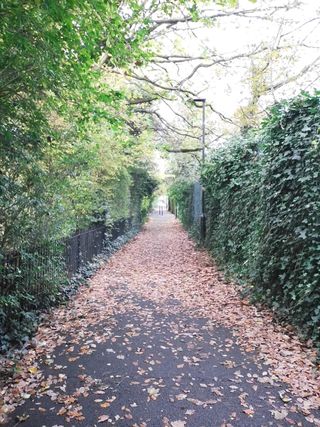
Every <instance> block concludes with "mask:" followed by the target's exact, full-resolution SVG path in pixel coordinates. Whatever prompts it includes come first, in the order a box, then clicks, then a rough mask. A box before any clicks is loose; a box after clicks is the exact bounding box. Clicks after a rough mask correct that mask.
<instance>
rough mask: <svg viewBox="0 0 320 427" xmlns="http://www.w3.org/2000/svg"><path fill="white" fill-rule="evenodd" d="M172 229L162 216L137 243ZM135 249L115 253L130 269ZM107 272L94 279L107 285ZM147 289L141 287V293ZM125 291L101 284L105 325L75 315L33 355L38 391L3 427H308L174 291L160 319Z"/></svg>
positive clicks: (252, 363)
mask: <svg viewBox="0 0 320 427" xmlns="http://www.w3.org/2000/svg"><path fill="white" fill-rule="evenodd" d="M172 221H173V218H172V217H171V216H169V214H166V215H164V217H162V216H157V215H154V217H153V219H152V221H151V225H148V227H149V228H147V230H146V231H145V233H149V232H152V228H153V227H156V229H157V231H156V235H157V236H159V239H158V241H157V242H156V244H157V245H159V244H160V245H161V244H162V243H161V233H162V231H161V230H162V229H163V227H167V226H168V223H171V222H172ZM159 242H160V243H159ZM163 244H164V245H165V242H163ZM136 249H137V248H135V246H134V244H133V245H132V246H131V248H130V247H129V249H127V250H126V251H125V252H124V253H125V254H126V256H128V250H129V251H130V250H132V251H133V253H132V256H134V257H136V262H137V265H136V268H137V269H139V268H141V264H140V263H141V259H140V258H139V254H137V253H136ZM124 253H121V251H120V253H119V254H116V255H114V256H115V257H118V258H119V257H120V260H119V259H118V262H121V257H122V256H124V255H123V254H124ZM151 255H152V254H150V256H151ZM164 255H165V253H164V254H163V256H164ZM160 256H161V255H160ZM154 259H155V262H156V258H154ZM133 265H134V264H133ZM108 268H109V267H108V265H107V266H106V267H105V269H104V273H103V274H104V276H103V277H108ZM110 268H112V265H111V267H110ZM131 268H133V267H132V265H131ZM181 269H182V270H183V265H182V266H181ZM146 274H147V272H145V273H144V280H146V277H145V275H146ZM163 274H164V277H161V270H159V277H160V279H161V280H166V277H165V273H163ZM98 275H99V273H98ZM99 280H101V279H99ZM154 286H156V284H155V283H154V282H150V289H152V288H153V287H154ZM175 286H177V285H175ZM108 289H109V290H108ZM133 289H134V287H132V286H129V285H128V278H126V277H125V276H123V275H122V276H121V277H118V280H117V281H116V282H115V283H112V284H109V283H108V284H107V285H106V293H105V294H104V295H107V297H106V296H104V298H105V300H104V301H103V300H99V301H98V302H99V304H100V306H101V305H102V307H103V306H104V305H106V307H107V306H108V304H109V301H107V299H108V292H110V295H112V298H113V299H112V306H113V312H112V314H110V310H109V309H108V311H107V312H108V315H106V316H105V317H104V316H103V315H102V316H99V320H98V321H96V322H94V323H92V322H89V321H88V323H86V319H85V318H84V319H83V316H86V314H85V313H84V314H81V315H79V317H81V318H82V320H81V321H82V323H81V324H82V325H83V326H81V325H80V326H79V323H77V324H75V325H74V327H72V328H71V329H67V331H66V333H65V335H64V337H63V339H62V340H61V343H60V345H57V346H56V347H55V348H54V350H53V351H52V352H49V353H48V354H46V353H43V352H42V353H41V356H39V358H38V360H37V372H41V377H38V378H39V384H38V385H37V387H36V389H35V391H34V393H31V396H26V398H25V399H23V400H22V404H21V405H20V406H18V407H17V409H16V410H15V411H14V412H13V413H12V414H11V415H10V419H9V421H8V422H7V424H5V425H7V426H8V427H13V426H16V425H22V426H24V427H57V426H59V427H61V426H87V427H93V426H109V425H114V426H119V427H122V426H123V427H125V426H130V427H170V426H171V427H189V426H190V427H215V426H217V427H236V426H242V427H250V426H261V427H263V426H292V425H294V426H309V425H310V426H311V425H313V424H312V423H309V422H308V421H307V419H306V417H305V416H304V414H302V413H301V412H299V411H292V410H289V407H290V408H291V409H292V407H294V404H295V399H296V397H295V396H293V395H292V394H290V391H289V390H288V387H287V385H284V384H283V383H281V382H275V381H270V380H269V379H270V375H269V372H268V367H267V366H265V365H263V363H261V362H257V358H256V357H255V354H254V352H245V351H244V350H243V349H241V348H240V346H239V345H238V344H237V341H236V339H235V338H234V336H233V334H232V330H230V329H228V328H226V327H223V326H221V325H217V324H216V323H215V322H213V321H212V319H210V318H209V317H208V318H206V317H204V316H201V317H199V316H197V315H192V314H190V312H188V311H187V310H185V309H184V308H183V307H182V306H181V302H180V301H179V299H177V298H176V297H175V292H174V291H173V292H172V294H171V295H170V297H169V298H165V300H164V301H163V304H165V305H166V309H165V310H163V309H162V307H161V302H155V301H153V300H151V299H148V298H147V297H146V296H145V295H144V296H143V295H141V294H139V292H134V290H133ZM93 292H94V291H93ZM117 307H122V309H121V310H119V311H118V310H117ZM102 311H103V310H102ZM81 328H83V331H82V330H81ZM84 331H85V332H84ZM60 334H61V332H60Z"/></svg>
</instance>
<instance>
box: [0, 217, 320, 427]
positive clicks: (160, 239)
mask: <svg viewBox="0 0 320 427" xmlns="http://www.w3.org/2000/svg"><path fill="white" fill-rule="evenodd" d="M137 298H141V299H143V300H147V301H152V302H153V303H154V304H155V309H156V310H157V311H159V312H162V313H163V314H166V315H170V314H176V313H177V312H184V313H189V315H190V316H193V317H194V318H203V319H206V322H207V323H206V328H207V329H208V330H211V331H212V333H214V331H215V328H216V327H217V326H219V325H221V326H223V327H227V328H230V329H231V330H232V333H233V335H234V339H230V338H227V339H226V340H225V342H224V344H223V345H221V349H220V350H219V351H221V352H224V353H225V360H224V362H223V365H224V367H225V368H226V369H229V370H230V371H232V372H233V371H234V370H235V376H234V378H233V379H232V381H233V385H232V384H231V385H232V388H230V390H231V391H232V392H238V388H237V387H239V386H241V382H243V381H244V378H243V377H244V376H243V375H242V373H241V370H239V366H238V364H237V361H235V360H231V359H228V357H227V356H228V352H229V351H230V349H232V347H233V346H234V345H237V344H239V345H240V346H241V348H242V349H243V350H244V351H245V352H248V353H250V354H251V353H252V352H254V353H252V355H253V356H254V357H256V359H257V360H258V361H259V360H260V361H262V362H263V363H264V364H265V365H266V366H267V371H265V372H264V373H263V374H261V376H257V374H253V375H252V376H251V374H248V375H249V376H247V377H245V380H246V381H247V382H249V383H252V387H253V390H254V391H255V392H257V391H258V390H259V386H258V385H259V384H261V386H264V385H266V384H267V385H273V384H276V383H278V382H279V381H282V382H283V383H285V384H286V385H287V387H288V389H289V390H290V391H291V392H293V393H294V394H295V396H298V399H297V402H295V404H294V405H292V402H291V398H290V396H289V395H288V393H287V392H286V391H285V390H281V391H279V393H278V397H279V398H280V399H281V400H282V402H283V404H284V405H285V406H284V407H282V408H275V409H273V410H272V416H273V417H274V419H275V420H276V421H281V420H287V422H288V423H289V424H290V421H289V420H290V418H289V417H288V414H289V413H290V411H293V412H296V411H299V412H300V413H302V414H303V415H304V416H305V417H306V419H308V422H310V423H313V424H315V425H320V422H319V420H318V418H317V417H315V416H314V415H313V414H312V411H313V410H314V409H317V408H319V405H320V381H319V378H320V376H319V370H318V369H317V366H316V365H315V363H314V360H315V350H314V349H313V348H312V347H311V346H306V345H305V344H303V343H302V342H301V341H300V340H299V339H298V337H297V336H296V335H295V334H294V332H293V331H292V329H291V328H290V327H287V328H286V327H283V326H280V325H278V324H277V323H275V322H274V321H273V316H272V313H271V311H268V310H266V309H264V310H260V309H259V310H258V308H257V307H255V306H253V305H250V304H249V302H248V301H247V300H246V299H242V298H241V297H240V294H239V292H238V289H237V287H236V286H235V285H233V284H231V283H227V282H226V281H225V279H224V277H223V275H222V274H221V272H219V271H218V270H217V268H216V267H215V265H214V263H213V261H212V259H211V258H210V257H209V255H208V254H207V253H206V252H205V251H202V250H198V249H197V248H196V246H195V244H194V243H193V242H192V241H191V240H190V239H189V238H188V236H187V234H186V232H185V231H184V230H183V229H182V228H181V226H180V224H179V223H178V222H177V221H176V220H174V219H173V218H172V217H171V216H168V217H167V219H165V222H163V221H162V222H158V221H157V220H156V219H154V218H152V219H151V220H150V221H149V223H148V224H147V226H146V227H145V229H144V230H143V231H142V232H141V233H140V234H139V235H138V237H136V238H135V239H134V240H133V241H131V242H130V243H129V244H127V245H126V246H125V247H123V248H122V249H120V251H119V252H118V253H116V254H114V255H113V256H112V257H111V259H110V260H109V261H108V262H107V263H106V265H105V266H104V267H103V268H102V269H101V270H100V271H99V272H98V273H97V274H96V276H95V277H94V278H93V279H91V280H90V286H89V287H83V288H82V289H80V291H79V293H78V295H76V296H75V297H74V298H73V299H72V300H71V301H70V302H69V303H68V305H67V306H66V307H59V308H56V309H54V310H52V312H51V313H50V314H49V315H47V316H45V317H44V321H43V323H42V324H41V325H40V327H39V329H38V332H37V334H36V335H35V337H34V338H33V340H32V341H30V343H29V344H27V345H26V346H25V347H24V349H23V351H20V352H16V353H15V354H12V355H11V357H10V358H6V357H2V358H1V360H0V369H1V370H2V371H4V370H6V369H7V370H8V369H9V370H11V371H12V372H13V376H12V377H11V379H9V380H7V381H6V382H5V383H4V384H3V387H2V389H1V390H0V421H1V420H2V421H5V420H6V419H7V416H8V415H9V414H10V413H11V412H12V411H13V410H14V409H15V408H16V406H17V405H18V404H22V403H23V402H24V401H25V400H26V399H29V398H30V397H31V398H32V397H35V396H39V395H46V396H49V398H50V399H51V400H52V401H53V402H55V401H59V393H57V391H56V388H57V387H60V388H61V389H62V391H63V390H64V388H65V387H66V386H67V384H68V377H66V376H64V374H62V373H61V372H60V371H61V370H63V369H64V368H66V367H63V366H60V365H55V362H54V359H55V352H56V349H57V348H61V347H63V346H65V353H66V354H67V355H68V362H69V363H70V364H71V363H75V362H76V363H79V360H81V363H82V364H85V362H84V358H90V357H91V356H92V355H93V354H94V353H95V352H96V351H97V345H100V344H103V343H106V349H105V352H106V354H109V355H110V356H112V355H113V354H114V353H115V350H114V349H113V345H114V344H115V343H116V342H117V341H118V340H119V339H120V337H116V336H113V335H112V331H113V329H114V328H115V327H116V323H117V322H116V321H115V315H119V314H125V313H128V312H130V310H131V311H132V312H139V310H141V307H140V306H139V303H137ZM171 326H172V331H173V332H174V333H175V334H176V337H177V338H179V337H180V339H182V340H185V339H190V338H192V337H196V336H197V334H198V335H199V334H200V335H199V339H200V340H201V331H199V330H197V329H195V330H194V331H192V330H190V332H186V333H185V334H183V333H182V334H181V331H179V328H178V327H177V326H176V325H171ZM151 327H156V326H155V325H151ZM158 327H161V324H160V325H159V326H158ZM139 334H140V331H139V328H134V325H133V324H131V323H130V324H128V325H127V331H126V333H125V337H126V338H125V340H127V341H126V342H127V343H128V342H129V341H128V340H129V339H131V340H133V341H132V342H133V343H134V339H135V337H138V336H139ZM210 345H212V346H217V345H218V344H217V341H216V339H215V338H214V337H212V338H211V340H210ZM162 347H163V349H162V350H163V351H166V349H168V348H169V349H171V352H172V354H173V355H176V356H177V357H178V356H179V354H180V353H181V350H182V348H181V349H179V346H177V347H176V348H173V347H172V345H171V344H170V343H165V345H163V346H162ZM130 348H131V349H132V351H133V352H134V353H135V354H136V356H137V357H140V356H141V357H144V353H145V352H146V350H147V349H146V348H143V347H138V346H134V345H133V346H132V347H130ZM191 350H192V348H191ZM115 357H116V358H117V360H118V361H119V363H126V356H125V354H122V353H120V354H115ZM207 357H208V354H204V355H202V356H201V353H200V350H199V353H197V354H194V355H192V356H191V357H189V356H187V355H183V360H181V361H182V362H183V363H181V361H180V363H177V365H176V366H177V369H179V370H180V371H181V372H182V373H183V372H184V370H186V369H189V368H190V367H198V366H200V364H201V363H202V360H205V359H206V358H207ZM177 360H178V359H177ZM42 363H44V364H45V365H48V366H49V367H52V369H56V370H57V371H59V375H57V376H54V375H53V376H52V375H51V376H49V377H48V376H46V375H45V373H44V368H43V365H42ZM159 364H161V362H160V360H158V357H157V358H152V359H148V360H147V361H146V362H145V365H144V367H142V366H138V367H137V373H138V376H139V375H140V376H142V377H145V376H146V375H147V373H151V372H152V371H153V369H155V368H156V366H158V365H159ZM79 365H80V364H79ZM147 366H148V367H147ZM215 380H217V379H215ZM81 381H83V383H84V386H83V387H80V388H79V389H78V391H77V392H76V393H75V395H74V396H69V401H67V404H66V405H64V406H62V408H61V414H62V416H64V417H66V419H67V418H68V419H69V420H71V419H75V420H76V419H78V420H82V417H83V414H82V408H81V405H79V404H77V402H76V400H75V401H71V400H72V399H73V398H75V399H76V398H77V397H78V396H86V395H88V394H89V393H90V392H92V390H93V388H94V387H96V384H95V381H94V380H93V379H92V378H91V377H90V376H86V375H84V376H83V379H82V380H81ZM132 383H138V384H139V381H132ZM238 384H239V385H238ZM177 385H179V380H178V382H177ZM161 387H163V384H161V383H160V386H159V383H154V384H150V385H149V386H148V387H147V388H146V389H145V390H146V391H147V401H148V402H150V403H152V402H153V401H158V400H159V399H160V397H161V394H162V393H161ZM200 388H202V389H203V390H207V389H208V390H209V391H210V392H211V399H200V398H198V397H197V396H194V397H193V396H192V395H190V394H189V393H188V392H185V391H184V390H183V389H181V390H179V391H180V392H177V393H176V394H175V398H173V401H178V402H184V401H186V402H190V403H191V404H193V408H196V409H192V408H191V407H190V408H189V409H187V410H186V413H185V414H186V416H193V414H194V411H197V406H198V407H199V408H203V407H208V406H209V407H211V406H213V405H215V404H217V403H219V402H220V400H221V399H222V400H223V396H224V391H223V390H221V389H220V388H219V387H217V386H215V385H214V384H211V385H210V384H209V385H208V384H206V383H205V382H203V383H201V386H200ZM100 392H101V394H100ZM94 393H95V395H96V397H97V396H100V395H101V396H102V394H104V393H105V390H104V389H103V388H102V389H99V388H98V389H95V391H94ZM212 396H214V397H216V398H217V399H212ZM240 396H241V395H240ZM243 396H244V395H243ZM70 399H71V400H70ZM240 399H242V400H241V405H242V406H243V413H244V414H246V416H247V417H249V418H251V417H254V415H255V411H254V409H253V408H252V407H251V406H250V405H248V403H247V402H246V400H245V397H242V398H240ZM97 400H100V399H97ZM101 400H102V402H97V403H96V404H97V405H99V404H100V407H101V410H106V411H108V409H109V404H111V403H112V400H111V402H110V401H108V399H101ZM269 400H270V402H271V404H273V402H275V398H272V397H270V399H269ZM102 405H103V406H102ZM289 405H291V406H289ZM127 406H128V405H127ZM120 418H121V417H120V415H117V416H116V417H115V420H116V421H111V422H117V419H120ZM131 418H132V415H131V412H130V409H128V408H125V409H124V415H123V419H127V420H129V419H131ZM110 420H111V418H110V416H109V414H108V413H107V414H103V413H102V414H101V415H99V417H98V418H97V420H96V422H98V423H103V422H110ZM168 423H169V424H168V425H172V426H174V427H180V426H185V425H187V422H186V421H185V420H182V419H175V420H174V419H173V420H170V419H168ZM231 424H232V419H231ZM231 424H230V423H229V422H228V421H227V420H226V422H225V425H231ZM146 425H147V424H146ZM297 425H299V424H297Z"/></svg>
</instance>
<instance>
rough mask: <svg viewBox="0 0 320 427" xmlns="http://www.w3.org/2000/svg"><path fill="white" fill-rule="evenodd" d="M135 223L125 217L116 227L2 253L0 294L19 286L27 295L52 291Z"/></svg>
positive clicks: (82, 232)
mask: <svg viewBox="0 0 320 427" xmlns="http://www.w3.org/2000/svg"><path fill="white" fill-rule="evenodd" d="M131 226H132V220H131V218H129V219H122V220H119V221H117V222H115V223H114V224H113V226H112V227H107V226H106V225H100V226H96V227H92V228H90V229H88V230H84V231H81V232H78V233H76V234H74V235H72V236H70V237H68V238H66V239H64V240H63V241H58V242H50V243H48V244H46V245H42V246H41V247H33V248H28V249H27V250H20V251H14V252H13V251H12V252H10V253H6V254H2V256H1V258H0V296H1V295H2V296H4V295H12V294H14V293H15V291H17V290H18V289H19V288H20V290H22V289H23V290H24V291H26V295H27V294H30V295H33V296H41V294H42V295H45V294H47V293H49V292H48V291H49V288H52V286H55V285H58V284H59V283H61V280H63V278H64V279H65V278H66V275H67V277H68V278H69V279H70V278H72V276H74V275H75V274H76V273H77V272H78V271H79V270H80V269H81V267H83V266H84V265H86V264H88V263H89V262H91V261H93V259H94V257H95V256H97V255H99V254H100V253H102V252H103V251H104V249H105V248H106V246H107V244H108V243H110V242H112V241H114V240H115V239H117V238H118V237H120V236H122V235H123V234H125V233H126V232H127V231H128V230H130V228H131Z"/></svg>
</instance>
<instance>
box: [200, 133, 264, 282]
mask: <svg viewBox="0 0 320 427" xmlns="http://www.w3.org/2000/svg"><path fill="white" fill-rule="evenodd" d="M260 158H261V153H260V152H259V148H258V140H257V138H256V137H255V136H254V135H253V134H248V135H246V137H238V138H235V139H234V140H232V141H230V142H229V143H228V145H227V146H226V147H222V148H220V149H217V150H216V151H214V153H213V155H212V157H211V159H210V163H208V164H207V165H206V166H205V168H204V169H203V172H202V181H203V183H204V186H205V200H206V208H205V210H206V217H207V236H206V240H207V244H208V246H209V247H210V249H211V251H212V253H213V254H214V256H215V258H216V259H217V260H218V261H219V262H221V263H222V264H224V265H226V266H227V267H228V269H229V271H232V272H233V273H235V274H237V275H238V277H239V278H242V277H245V278H247V277H251V274H252V270H253V269H254V265H253V261H254V256H255V253H256V250H257V242H258V234H259V227H260V225H259V224H260V223H259V218H260V216H259V215H260V214H259V204H260V192H259V189H260V182H259V181H260V175H261V164H260Z"/></svg>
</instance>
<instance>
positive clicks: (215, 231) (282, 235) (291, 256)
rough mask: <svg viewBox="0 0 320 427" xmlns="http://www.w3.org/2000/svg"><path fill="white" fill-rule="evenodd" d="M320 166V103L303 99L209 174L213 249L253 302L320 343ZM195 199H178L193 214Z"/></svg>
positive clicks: (277, 111)
mask: <svg viewBox="0 0 320 427" xmlns="http://www.w3.org/2000/svg"><path fill="white" fill-rule="evenodd" d="M319 165H320V97H319V95H318V94H315V95H308V94H302V95H301V96H299V97H298V98H295V99H293V100H290V101H284V102H282V103H279V104H276V105H274V106H273V107H272V108H271V110H270V111H269V114H268V117H267V118H266V120H265V121H264V122H263V124H262V126H261V128H260V129H259V130H256V131H251V132H249V133H247V134H246V135H242V136H239V137H237V138H234V139H232V140H231V141H229V143H228V144H226V145H225V146H223V147H221V148H219V149H217V150H215V151H214V152H213V154H212V156H211V158H210V160H209V161H208V162H207V164H206V165H205V166H204V167H203V170H202V183H203V185H204V187H205V193H206V198H205V200H206V216H207V236H206V245H207V247H208V248H209V250H210V251H211V252H212V254H213V256H214V257H215V259H216V260H217V261H218V262H219V263H220V265H222V266H223V267H224V268H225V269H226V270H227V271H228V272H229V273H230V274H232V276H233V277H235V278H237V279H238V281H239V282H241V283H246V284H247V287H246V289H247V291H250V292H251V295H252V297H253V299H255V300H257V301H262V302H264V303H267V304H268V305H269V306H270V307H272V308H273V309H274V310H275V311H276V312H277V313H278V314H279V315H280V316H282V317H283V318H284V319H285V320H289V321H290V322H291V323H293V324H295V325H297V326H299V327H300V329H301V331H303V333H304V334H305V336H308V337H312V338H313V339H314V340H316V341H319V339H320V330H319V327H320V166H319ZM178 191H179V188H178ZM190 194H191V193H190V191H189V193H188V192H186V191H180V192H179V196H176V199H177V200H179V198H180V199H181V198H182V199H183V202H182V203H181V202H180V206H181V207H182V209H184V210H185V211H186V212H187V211H188V204H189V203H190ZM181 216H182V217H183V216H184V214H181ZM185 225H186V226H187V227H189V226H190V225H189V224H186V223H185Z"/></svg>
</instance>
